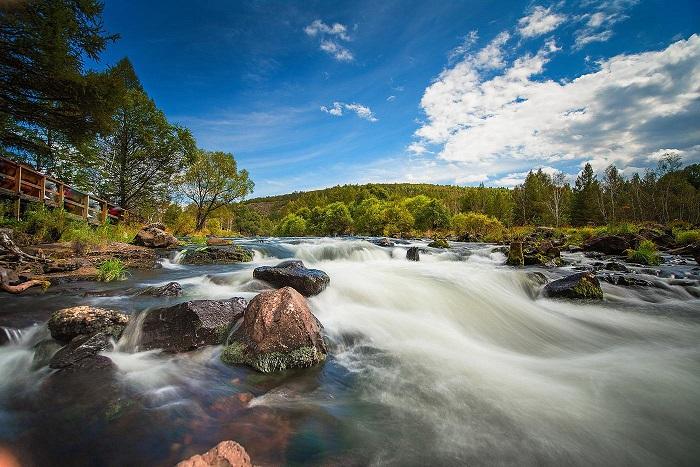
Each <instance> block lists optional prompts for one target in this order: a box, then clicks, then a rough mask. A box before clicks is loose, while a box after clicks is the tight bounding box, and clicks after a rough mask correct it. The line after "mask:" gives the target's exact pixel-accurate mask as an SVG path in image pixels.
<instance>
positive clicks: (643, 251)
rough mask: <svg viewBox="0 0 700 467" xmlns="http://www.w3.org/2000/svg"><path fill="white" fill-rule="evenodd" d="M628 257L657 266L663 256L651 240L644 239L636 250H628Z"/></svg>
mask: <svg viewBox="0 0 700 467" xmlns="http://www.w3.org/2000/svg"><path fill="white" fill-rule="evenodd" d="M627 259H629V260H630V261H632V262H634V263H638V264H647V265H649V266H656V265H658V264H660V263H661V256H660V255H659V253H658V252H657V251H656V245H654V242H652V241H651V240H642V241H641V242H640V243H639V247H637V249H636V250H627Z"/></svg>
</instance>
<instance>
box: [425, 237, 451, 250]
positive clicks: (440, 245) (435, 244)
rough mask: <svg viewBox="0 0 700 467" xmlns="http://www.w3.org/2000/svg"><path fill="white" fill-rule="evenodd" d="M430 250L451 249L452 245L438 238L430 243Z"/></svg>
mask: <svg viewBox="0 0 700 467" xmlns="http://www.w3.org/2000/svg"><path fill="white" fill-rule="evenodd" d="M428 246H429V247H430V248H449V247H450V244H449V243H447V240H445V239H444V238H436V239H435V240H433V241H432V242H430V243H428Z"/></svg>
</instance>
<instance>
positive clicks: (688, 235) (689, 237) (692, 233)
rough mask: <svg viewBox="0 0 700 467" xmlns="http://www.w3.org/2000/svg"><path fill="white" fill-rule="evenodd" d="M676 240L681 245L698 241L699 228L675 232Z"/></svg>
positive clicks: (699, 238) (699, 237)
mask: <svg viewBox="0 0 700 467" xmlns="http://www.w3.org/2000/svg"><path fill="white" fill-rule="evenodd" d="M676 241H677V242H678V243H680V244H681V245H687V244H689V243H700V230H684V231H679V232H676Z"/></svg>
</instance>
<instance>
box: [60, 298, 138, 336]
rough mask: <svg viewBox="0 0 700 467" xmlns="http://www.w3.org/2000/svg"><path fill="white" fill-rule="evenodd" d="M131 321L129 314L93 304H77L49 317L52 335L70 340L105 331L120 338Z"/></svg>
mask: <svg viewBox="0 0 700 467" xmlns="http://www.w3.org/2000/svg"><path fill="white" fill-rule="evenodd" d="M128 322H129V316H128V315H125V314H124V313H120V312H118V311H113V310H105V309H103V308H97V307H93V306H75V307H72V308H64V309H62V310H58V311H56V312H54V314H53V315H51V319H49V323H48V325H49V331H51V337H53V338H54V339H56V340H57V341H61V342H70V341H71V340H72V339H73V338H75V337H77V336H80V335H92V334H95V333H97V332H104V333H106V334H108V335H111V336H112V337H114V338H115V339H119V337H120V336H121V335H122V332H123V331H124V328H125V327H126V325H127V323H128Z"/></svg>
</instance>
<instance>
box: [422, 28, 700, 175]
mask: <svg viewBox="0 0 700 467" xmlns="http://www.w3.org/2000/svg"><path fill="white" fill-rule="evenodd" d="M487 47H488V46H487ZM558 50H560V49H559V48H558V47H557V46H556V44H555V43H554V42H553V41H548V42H546V43H545V45H544V47H542V48H541V49H540V50H539V52H537V53H536V54H534V55H532V54H525V55H522V56H520V57H516V58H515V59H514V60H512V61H511V62H510V63H509V64H508V65H507V66H506V67H505V68H504V69H503V70H502V71H501V72H499V73H498V74H497V75H495V76H494V75H493V74H492V73H485V72H484V69H483V66H482V65H481V64H480V61H479V60H477V59H476V58H475V57H478V56H479V54H481V53H482V52H483V50H482V51H480V52H478V53H476V54H473V55H470V56H468V57H465V58H464V60H462V61H460V62H459V63H457V64H455V65H454V66H453V67H452V68H449V69H446V70H445V71H443V72H442V73H441V74H440V75H439V76H438V78H437V79H436V81H435V82H434V83H433V84H431V85H430V86H429V87H428V88H427V89H426V90H425V93H424V95H423V98H422V100H421V106H422V108H423V110H424V112H425V114H426V123H424V124H423V125H422V126H421V127H420V128H419V129H418V130H417V131H416V136H417V137H418V139H419V140H418V143H420V144H422V145H423V146H425V145H426V144H432V145H439V146H440V147H441V149H440V151H439V153H438V157H439V158H440V159H442V160H444V161H446V162H452V163H464V164H468V167H469V171H470V173H484V174H500V173H504V172H505V173H507V174H510V175H508V176H506V177H504V178H502V179H501V180H500V181H501V182H503V183H506V182H508V181H509V180H515V179H516V178H517V175H518V172H519V171H522V170H524V169H529V168H530V167H533V166H537V165H542V166H556V165H560V164H564V165H568V166H571V164H573V163H576V162H577V161H584V160H590V161H592V162H593V163H594V167H595V168H604V167H605V166H606V165H608V164H610V163H617V164H618V165H620V166H623V167H624V166H627V165H633V164H635V163H637V164H638V165H642V166H643V165H645V162H644V161H648V159H647V157H648V155H650V154H653V153H655V151H658V150H660V149H665V150H668V148H671V149H672V150H678V151H685V153H684V156H685V157H686V160H688V158H690V160H692V159H697V158H699V157H700V127H698V125H697V122H698V121H700V89H698V87H697V83H698V82H700V37H698V36H697V35H693V36H691V37H690V38H688V39H687V40H680V41H678V42H676V43H674V44H671V45H670V46H668V47H667V48H666V49H664V50H661V51H654V52H645V53H639V54H633V55H619V56H616V57H612V58H609V59H606V60H602V61H600V62H598V63H597V71H594V72H591V73H588V74H583V75H580V76H578V77H576V78H575V79H573V80H570V81H567V82H556V81H552V80H547V79H541V78H540V79H538V76H539V75H540V74H541V72H542V71H543V70H544V67H545V66H546V64H547V63H548V62H549V60H550V59H551V56H552V54H554V53H556V52H557V51H558ZM518 169H519V170H518Z"/></svg>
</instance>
